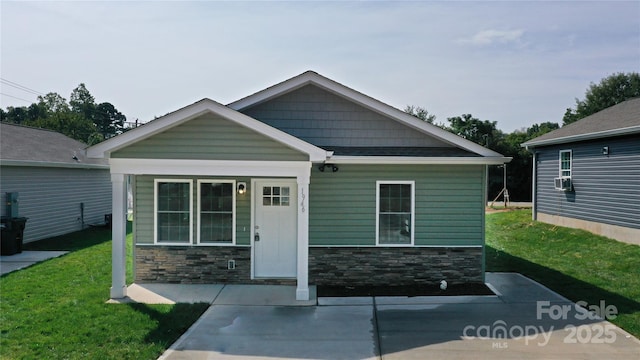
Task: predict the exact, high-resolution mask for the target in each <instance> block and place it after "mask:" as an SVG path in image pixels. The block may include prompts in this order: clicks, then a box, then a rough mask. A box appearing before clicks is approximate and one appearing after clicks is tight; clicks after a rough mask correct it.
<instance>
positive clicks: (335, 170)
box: [318, 164, 338, 172]
mask: <svg viewBox="0 0 640 360" xmlns="http://www.w3.org/2000/svg"><path fill="white" fill-rule="evenodd" d="M324 168H330V169H331V171H333V172H337V171H338V167H337V166H335V165H333V164H322V165H320V166H318V170H320V171H321V172H324Z"/></svg>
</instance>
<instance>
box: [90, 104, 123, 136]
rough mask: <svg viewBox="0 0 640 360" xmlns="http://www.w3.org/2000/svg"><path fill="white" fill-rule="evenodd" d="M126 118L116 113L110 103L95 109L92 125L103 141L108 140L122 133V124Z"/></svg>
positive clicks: (118, 112) (99, 105)
mask: <svg viewBox="0 0 640 360" xmlns="http://www.w3.org/2000/svg"><path fill="white" fill-rule="evenodd" d="M125 120H127V117H126V116H124V115H123V114H122V113H121V112H120V111H118V110H117V109H116V108H115V107H114V106H113V105H112V104H111V103H108V102H104V103H101V104H98V106H96V109H95V116H94V118H93V123H94V124H95V125H96V127H97V128H98V132H99V133H100V134H101V135H102V137H103V139H108V138H110V137H113V136H115V135H117V134H121V133H122V132H123V127H124V122H125Z"/></svg>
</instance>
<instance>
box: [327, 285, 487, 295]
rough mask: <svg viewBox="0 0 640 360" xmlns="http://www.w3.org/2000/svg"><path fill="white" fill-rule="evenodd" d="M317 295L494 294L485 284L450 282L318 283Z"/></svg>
mask: <svg viewBox="0 0 640 360" xmlns="http://www.w3.org/2000/svg"><path fill="white" fill-rule="evenodd" d="M317 291H318V296H322V297H337V296H340V297H344V296H347V297H348V296H460V295H495V294H494V293H493V291H491V289H489V288H488V287H487V286H486V285H485V284H452V285H449V286H448V287H447V290H442V289H440V287H439V285H408V286H325V285H318V289H317Z"/></svg>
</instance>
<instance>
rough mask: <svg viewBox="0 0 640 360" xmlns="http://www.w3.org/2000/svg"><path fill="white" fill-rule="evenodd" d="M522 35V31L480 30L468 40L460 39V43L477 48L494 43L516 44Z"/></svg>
mask: <svg viewBox="0 0 640 360" xmlns="http://www.w3.org/2000/svg"><path fill="white" fill-rule="evenodd" d="M523 34H524V30H522V29H518V30H482V31H480V32H478V33H476V34H475V35H473V36H471V37H469V38H462V39H460V42H461V43H467V44H473V45H477V46H484V45H491V44H495V43H500V44H506V43H518V42H520V39H521V38H522V35H523Z"/></svg>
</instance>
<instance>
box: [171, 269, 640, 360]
mask: <svg viewBox="0 0 640 360" xmlns="http://www.w3.org/2000/svg"><path fill="white" fill-rule="evenodd" d="M487 283H488V284H489V285H490V286H491V287H492V288H493V289H495V291H496V292H497V294H498V295H496V296H455V297H453V296H452V297H363V298H318V305H317V306H280V305H272V304H265V303H264V301H265V298H264V295H262V296H258V297H256V299H257V301H258V304H257V305H256V304H250V303H251V301H250V300H247V299H251V298H252V297H253V295H252V294H250V293H247V292H246V291H244V290H248V288H245V289H244V290H242V289H241V290H242V291H241V290H236V291H237V292H235V295H234V296H238V297H237V298H235V299H234V296H231V295H233V293H229V297H227V299H226V300H225V304H216V298H214V300H213V301H212V302H213V305H212V306H211V307H210V308H209V309H208V310H207V311H206V312H205V314H204V315H203V316H202V317H201V318H200V319H199V320H198V321H197V322H196V323H195V324H194V325H193V326H192V327H191V328H190V329H189V330H188V331H187V332H186V333H185V334H184V335H183V336H182V337H181V338H180V339H178V341H176V343H174V344H173V345H172V346H171V348H170V349H169V350H167V351H166V352H165V353H164V354H163V355H162V356H161V357H160V359H172V360H173V359H267V358H268V359H425V358H433V359H478V358H488V357H491V358H493V359H514V358H515V359H613V358H615V359H634V360H635V359H638V355H640V341H638V340H637V339H635V338H634V337H632V336H631V335H629V334H628V333H626V332H625V331H623V330H621V329H620V328H618V327H616V326H614V325H612V324H611V323H609V322H608V321H606V320H603V319H601V318H597V317H596V316H591V317H588V316H585V315H591V314H587V313H585V312H584V311H583V310H581V309H582V308H579V307H576V305H575V304H573V303H572V302H570V301H568V300H567V299H565V298H563V297H562V296H560V295H558V294H556V293H554V292H552V291H550V290H549V289H547V288H545V287H543V286H542V285H540V284H538V283H536V282H534V281H532V280H529V279H527V278H526V277H524V276H521V275H519V274H512V273H489V274H487ZM271 290H272V291H277V290H278V288H271ZM223 292H224V288H223V289H221V291H220V292H219V295H218V297H219V296H220V295H221V294H222V293H223ZM233 301H239V303H235V304H234V303H233ZM607 305H613V306H615V304H607Z"/></svg>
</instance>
